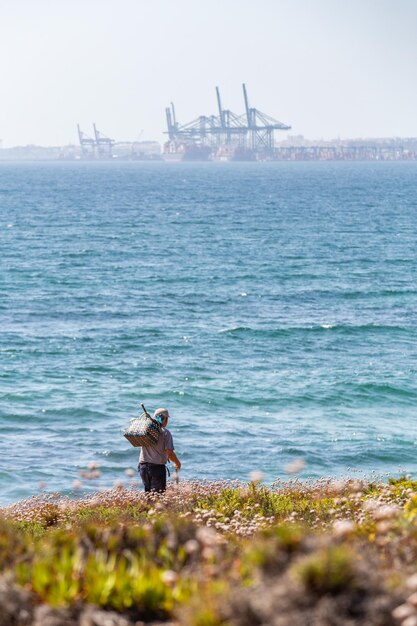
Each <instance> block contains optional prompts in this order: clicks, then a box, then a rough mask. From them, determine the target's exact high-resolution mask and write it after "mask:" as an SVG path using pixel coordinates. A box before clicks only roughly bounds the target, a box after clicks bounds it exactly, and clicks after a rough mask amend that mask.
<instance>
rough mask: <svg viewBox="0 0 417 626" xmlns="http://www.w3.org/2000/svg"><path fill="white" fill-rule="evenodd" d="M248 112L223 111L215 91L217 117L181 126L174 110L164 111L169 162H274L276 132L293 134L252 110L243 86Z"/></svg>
mask: <svg viewBox="0 0 417 626" xmlns="http://www.w3.org/2000/svg"><path fill="white" fill-rule="evenodd" d="M242 90H243V101H244V107H245V111H244V113H243V114H241V115H237V114H236V113H233V111H230V110H229V109H224V108H223V106H222V102H221V97H220V90H219V88H218V87H216V99H217V115H209V116H207V115H200V116H199V117H197V118H196V119H194V120H192V121H191V122H188V123H186V124H179V123H178V121H177V118H176V113H175V107H174V104H173V103H172V102H171V105H170V106H169V107H167V108H166V109H165V114H166V121H167V131H166V133H167V134H168V141H167V142H166V143H165V145H164V157H165V158H166V159H167V160H171V159H175V160H197V159H198V160H206V159H216V160H239V161H241V160H244V161H253V160H258V159H265V158H270V159H272V158H274V155H275V131H279V130H290V128H291V126H288V125H287V124H284V123H282V122H279V121H278V120H276V119H274V118H273V117H271V116H270V115H267V114H265V113H263V112H262V111H260V110H259V109H257V108H255V107H251V106H249V98H248V93H247V90H246V85H245V84H243V85H242Z"/></svg>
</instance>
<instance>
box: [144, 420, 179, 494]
mask: <svg viewBox="0 0 417 626" xmlns="http://www.w3.org/2000/svg"><path fill="white" fill-rule="evenodd" d="M154 419H155V420H156V421H157V422H158V423H159V424H160V426H161V433H160V435H159V439H158V441H157V443H156V444H155V445H153V446H142V448H141V451H140V457H139V468H138V469H139V473H140V477H141V479H142V482H143V486H144V487H145V492H149V491H158V492H163V491H165V489H166V485H167V468H166V464H167V462H168V461H172V462H173V463H174V465H175V469H176V470H177V471H178V470H179V469H180V468H181V463H180V461H179V459H178V457H177V455H176V454H175V452H174V442H173V439H172V435H171V433H170V431H169V430H168V429H167V427H166V426H167V424H168V419H169V413H168V409H157V410H156V411H155V413H154Z"/></svg>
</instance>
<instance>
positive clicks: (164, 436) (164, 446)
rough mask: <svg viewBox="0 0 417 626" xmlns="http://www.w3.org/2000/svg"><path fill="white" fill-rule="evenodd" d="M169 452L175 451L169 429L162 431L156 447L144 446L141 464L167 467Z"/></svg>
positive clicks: (140, 458)
mask: <svg viewBox="0 0 417 626" xmlns="http://www.w3.org/2000/svg"><path fill="white" fill-rule="evenodd" d="M167 450H174V442H173V439H172V435H171V433H170V432H169V430H168V429H167V428H163V429H162V430H161V434H160V435H159V439H158V441H157V443H156V444H155V445H154V446H142V448H141V451H140V457H139V463H156V465H165V463H166V462H167V461H168V454H167Z"/></svg>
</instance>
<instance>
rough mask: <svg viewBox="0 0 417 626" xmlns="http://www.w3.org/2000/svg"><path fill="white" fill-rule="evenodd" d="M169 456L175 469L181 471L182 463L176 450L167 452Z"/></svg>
mask: <svg viewBox="0 0 417 626" xmlns="http://www.w3.org/2000/svg"><path fill="white" fill-rule="evenodd" d="M167 455H168V458H169V460H170V461H172V462H173V463H174V465H175V469H177V470H180V469H181V461H180V460H179V458H178V457H177V455H176V454H175V452H174V450H167Z"/></svg>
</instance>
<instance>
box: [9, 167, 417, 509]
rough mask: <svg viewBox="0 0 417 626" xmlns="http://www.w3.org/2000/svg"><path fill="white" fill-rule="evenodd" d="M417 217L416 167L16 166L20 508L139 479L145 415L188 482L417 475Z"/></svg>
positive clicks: (12, 369)
mask: <svg viewBox="0 0 417 626" xmlns="http://www.w3.org/2000/svg"><path fill="white" fill-rule="evenodd" d="M416 216H417V164H416V163H398V162H395V163H383V162H377V163H370V162H364V163H346V162H340V163H338V162H332V163H330V162H327V163H326V162H318V163H217V164H216V163H205V164H204V163H162V162H156V163H33V164H31V163H29V164H28V163H16V164H13V163H0V255H1V256H0V258H1V271H0V293H1V298H0V324H1V326H0V327H1V334H0V398H1V401H0V494H1V495H0V503H1V504H2V505H4V504H7V503H9V502H13V501H16V500H18V499H21V498H25V497H30V496H32V495H36V494H38V493H39V492H40V490H44V491H46V492H57V491H59V492H61V493H63V494H68V495H78V494H80V493H84V492H85V491H87V492H91V491H94V490H96V489H101V488H106V487H112V486H113V485H114V484H126V485H129V484H131V482H132V478H131V477H130V476H129V475H128V474H129V470H132V469H133V470H134V472H135V476H134V478H133V480H134V481H136V480H137V476H136V468H137V457H138V450H137V449H135V448H133V447H132V446H131V445H130V444H129V442H128V441H127V440H126V439H125V438H124V437H123V435H122V431H123V428H124V427H125V426H126V425H127V423H128V421H129V419H130V418H132V417H135V416H136V415H138V414H139V412H140V403H141V402H143V403H144V404H145V406H146V407H147V409H148V410H152V411H153V410H154V409H156V408H157V407H167V408H168V409H169V411H170V414H171V420H170V424H169V427H170V430H171V432H172V434H173V436H174V443H175V448H176V452H177V455H178V456H179V458H180V459H181V461H182V463H183V468H182V470H181V476H182V477H183V478H184V479H209V480H212V479H219V480H223V479H239V480H243V481H246V480H249V477H250V475H251V472H262V474H263V477H264V478H263V479H264V481H265V482H266V483H267V484H270V483H272V482H273V481H274V480H277V479H280V480H287V479H288V478H289V477H290V476H293V474H289V473H288V471H289V469H291V468H292V467H294V465H297V464H298V465H299V469H301V471H300V472H299V474H297V476H298V477H299V478H300V479H302V480H304V479H317V478H320V477H333V476H358V475H360V476H366V477H374V476H376V475H377V476H382V477H386V476H388V475H399V474H400V473H405V472H407V473H411V474H413V473H416V471H417V458H416V452H417V420H416V417H417V384H416V383H417V345H416V325H417V285H416V277H417V256H416V240H417V219H416ZM300 460H301V461H300ZM302 465H304V467H302V468H301V466H302ZM289 466H290V468H289ZM88 467H90V468H91V467H98V468H99V471H100V473H101V475H100V477H99V478H96V479H94V480H91V479H89V478H88V476H87V477H85V474H84V472H85V471H86V470H87V468H88ZM126 470H128V471H127V472H126ZM80 473H81V474H82V475H80ZM138 488H139V486H138Z"/></svg>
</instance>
